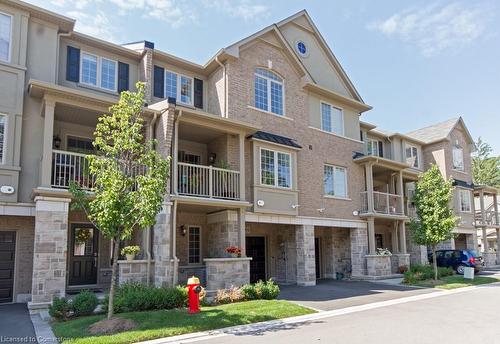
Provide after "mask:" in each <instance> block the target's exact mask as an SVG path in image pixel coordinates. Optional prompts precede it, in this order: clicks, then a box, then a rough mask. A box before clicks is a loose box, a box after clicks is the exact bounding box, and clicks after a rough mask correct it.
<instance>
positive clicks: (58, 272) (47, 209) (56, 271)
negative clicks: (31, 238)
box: [29, 196, 71, 308]
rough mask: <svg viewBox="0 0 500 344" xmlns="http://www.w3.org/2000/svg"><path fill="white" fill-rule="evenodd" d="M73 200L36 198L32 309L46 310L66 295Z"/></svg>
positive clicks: (30, 305)
mask: <svg viewBox="0 0 500 344" xmlns="http://www.w3.org/2000/svg"><path fill="white" fill-rule="evenodd" d="M70 202H71V200H70V199H66V198H55V197H42V196H37V197H36V198H35V212H36V213H35V242H34V247H33V252H34V254H33V280H32V288H31V293H32V298H31V302H30V303H29V307H30V308H37V307H44V306H47V305H48V304H50V303H51V302H52V299H53V297H54V296H59V297H64V296H65V295H66V259H67V248H68V215H69V203H70Z"/></svg>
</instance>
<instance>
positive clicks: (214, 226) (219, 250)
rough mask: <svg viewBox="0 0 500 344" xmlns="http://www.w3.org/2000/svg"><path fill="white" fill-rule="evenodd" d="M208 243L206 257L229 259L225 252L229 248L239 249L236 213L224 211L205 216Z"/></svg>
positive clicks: (238, 229) (238, 228)
mask: <svg viewBox="0 0 500 344" xmlns="http://www.w3.org/2000/svg"><path fill="white" fill-rule="evenodd" d="M207 227H208V233H209V234H208V242H207V245H208V247H207V257H210V258H220V257H230V256H231V255H230V254H229V253H227V252H226V248H227V247H229V246H238V247H240V246H241V245H240V240H239V238H240V236H239V231H240V227H239V222H238V213H237V212H236V211H234V210H224V211H221V212H218V213H213V214H209V215H207Z"/></svg>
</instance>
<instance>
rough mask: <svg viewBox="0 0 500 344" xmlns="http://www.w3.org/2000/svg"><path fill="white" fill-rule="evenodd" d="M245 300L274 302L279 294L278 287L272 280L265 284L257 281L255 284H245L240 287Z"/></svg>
mask: <svg viewBox="0 0 500 344" xmlns="http://www.w3.org/2000/svg"><path fill="white" fill-rule="evenodd" d="M241 290H242V292H243V294H244V295H245V300H258V299H264V300H274V299H276V298H277V297H278V295H279V293H280V288H279V286H278V285H277V284H276V283H274V281H273V280H272V279H269V280H268V281H267V282H263V281H258V282H257V283H255V284H245V285H244V286H243V287H241Z"/></svg>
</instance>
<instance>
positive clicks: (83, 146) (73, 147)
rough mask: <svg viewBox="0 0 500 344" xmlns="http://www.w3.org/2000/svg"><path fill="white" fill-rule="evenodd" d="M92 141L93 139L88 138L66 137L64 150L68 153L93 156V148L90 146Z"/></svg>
mask: <svg viewBox="0 0 500 344" xmlns="http://www.w3.org/2000/svg"><path fill="white" fill-rule="evenodd" d="M93 141H94V140H93V139H91V138H88V137H78V136H72V135H68V136H67V137H66V150H68V151H69V152H76V153H84V154H94V153H95V148H94V145H93V144H92V142H93Z"/></svg>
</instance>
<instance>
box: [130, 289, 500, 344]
mask: <svg viewBox="0 0 500 344" xmlns="http://www.w3.org/2000/svg"><path fill="white" fill-rule="evenodd" d="M492 286H500V282H495V283H489V284H484V285H477V286H470V287H463V288H458V289H452V290H440V291H436V292H432V293H428V294H421V295H414V296H408V297H403V298H399V299H394V300H388V301H379V302H374V303H369V304H366V305H359V306H352V307H346V308H341V309H335V310H332V311H321V312H318V313H314V314H307V315H301V316H296V317H291V318H285V319H280V320H271V321H265V322H260V323H254V324H249V325H237V326H232V327H225V328H221V329H217V330H211V331H203V332H195V333H187V334H183V335H179V336H172V337H165V338H158V339H153V340H148V341H144V342H138V343H137V344H173V343H192V342H197V341H201V340H207V339H215V338H218V337H223V336H228V335H243V334H250V333H259V332H264V331H266V330H269V329H277V328H283V329H287V328H290V327H291V326H292V325H293V326H296V324H300V323H305V322H309V321H314V320H319V319H324V318H330V317H336V316H341V315H345V314H351V313H357V312H362V311H367V310H371V309H377V308H382V307H387V306H392V305H398V304H403V303H407V302H414V301H420V300H427V299H433V298H436V297H440V296H446V295H453V294H459V293H465V292H469V291H473V290H476V289H480V288H488V287H492Z"/></svg>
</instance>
